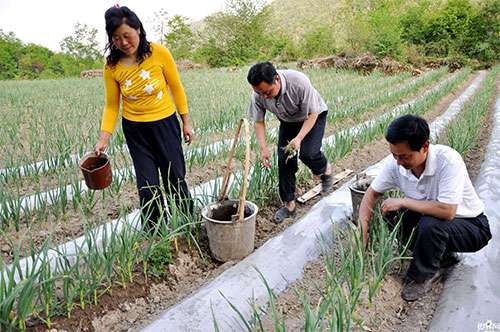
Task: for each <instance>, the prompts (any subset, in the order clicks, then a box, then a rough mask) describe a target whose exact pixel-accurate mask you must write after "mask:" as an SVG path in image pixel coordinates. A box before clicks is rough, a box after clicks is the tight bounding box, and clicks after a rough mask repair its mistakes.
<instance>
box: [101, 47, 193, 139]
mask: <svg viewBox="0 0 500 332" xmlns="http://www.w3.org/2000/svg"><path fill="white" fill-rule="evenodd" d="M104 87H105V107H104V112H103V116H102V122H101V130H102V131H106V132H108V133H113V130H114V128H115V125H116V120H117V118H118V114H119V111H120V99H121V101H122V116H123V117H124V118H125V119H127V120H130V121H136V122H149V121H157V120H161V119H164V118H166V117H168V116H170V115H172V114H174V113H175V111H176V108H177V111H178V113H179V114H181V115H182V114H187V113H188V105H187V98H186V94H185V92H184V88H183V86H182V83H181V80H180V77H179V72H178V71H177V67H176V65H175V61H174V58H173V57H172V54H171V53H170V51H169V50H168V49H166V48H165V47H163V46H161V45H160V44H157V43H151V55H150V56H149V57H147V58H146V59H145V60H144V61H143V62H142V63H140V64H137V65H135V66H130V67H128V66H124V65H123V64H121V63H120V62H118V63H117V64H116V65H115V66H114V67H110V66H108V65H105V66H104ZM169 89H170V92H171V93H172V96H173V99H174V100H173V101H172V98H171V97H170V94H169V93H168V92H169ZM174 102H175V105H174Z"/></svg>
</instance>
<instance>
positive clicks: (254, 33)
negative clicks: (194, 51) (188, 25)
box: [199, 0, 270, 66]
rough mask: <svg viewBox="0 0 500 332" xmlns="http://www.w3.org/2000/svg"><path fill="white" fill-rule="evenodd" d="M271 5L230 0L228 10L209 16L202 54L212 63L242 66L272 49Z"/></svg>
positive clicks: (254, 1)
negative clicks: (268, 34)
mask: <svg viewBox="0 0 500 332" xmlns="http://www.w3.org/2000/svg"><path fill="white" fill-rule="evenodd" d="M267 9H268V6H265V5H264V4H263V3H262V1H260V0H228V1H227V2H226V10H225V11H224V12H220V13H216V14H214V15H212V16H209V17H208V18H207V19H206V29H205V32H204V34H203V37H204V41H203V44H202V46H201V47H200V49H199V53H200V54H201V55H202V56H203V57H204V58H205V59H206V61H207V63H208V64H209V65H211V66H234V65H241V64H243V63H246V62H248V61H250V60H255V59H258V58H260V57H262V55H263V54H264V53H266V52H268V49H269V46H270V45H269V43H268V41H269V40H268V37H267V33H266V30H265V29H266V26H267V25H268V24H269V12H268V10H267Z"/></svg>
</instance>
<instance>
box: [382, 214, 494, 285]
mask: <svg viewBox="0 0 500 332" xmlns="http://www.w3.org/2000/svg"><path fill="white" fill-rule="evenodd" d="M401 214H402V217H401V218H402V220H401V223H402V224H401V226H400V232H401V237H400V238H401V240H402V242H403V243H407V241H408V240H409V239H410V235H411V233H412V230H413V229H414V228H415V231H414V238H413V240H412V243H411V245H410V247H412V248H413V260H412V261H411V263H410V267H409V269H408V272H407V277H408V278H409V279H411V280H415V281H416V282H423V281H425V280H427V279H429V278H430V277H432V276H433V275H434V274H435V273H436V272H437V271H438V270H439V268H440V262H441V258H442V257H443V255H444V254H445V253H449V252H475V251H478V250H479V249H481V248H483V247H484V246H485V245H486V244H487V243H488V241H489V240H490V239H491V233H490V227H489V224H488V218H487V217H486V216H485V215H484V214H482V213H481V214H480V215H478V216H477V217H475V218H455V219H453V220H450V221H449V220H443V219H438V218H435V217H431V216H427V215H422V214H420V213H418V212H415V211H411V210H406V211H402V212H401ZM401 214H399V215H400V216H401ZM394 220H395V219H394V217H391V218H389V225H390V227H391V228H392V227H393V226H394Z"/></svg>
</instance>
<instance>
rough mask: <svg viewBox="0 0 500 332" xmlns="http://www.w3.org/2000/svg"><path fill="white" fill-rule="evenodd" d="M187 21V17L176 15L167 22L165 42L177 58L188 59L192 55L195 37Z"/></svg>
mask: <svg viewBox="0 0 500 332" xmlns="http://www.w3.org/2000/svg"><path fill="white" fill-rule="evenodd" d="M187 22H188V18H187V17H184V16H180V15H175V16H174V17H172V18H171V19H169V20H168V21H167V23H166V28H167V31H168V32H167V34H166V35H165V42H166V44H167V46H168V47H169V49H170V51H171V52H172V55H173V56H174V58H175V59H187V58H190V57H191V55H192V51H193V44H194V39H195V38H194V34H193V32H192V31H191V28H190V27H189V25H188V23H187Z"/></svg>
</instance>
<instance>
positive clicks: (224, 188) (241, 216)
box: [219, 118, 250, 221]
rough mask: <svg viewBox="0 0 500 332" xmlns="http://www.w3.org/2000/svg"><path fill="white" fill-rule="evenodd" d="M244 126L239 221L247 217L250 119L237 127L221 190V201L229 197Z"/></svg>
mask: <svg viewBox="0 0 500 332" xmlns="http://www.w3.org/2000/svg"><path fill="white" fill-rule="evenodd" d="M242 126H245V163H244V168H243V185H242V187H241V190H240V204H239V206H238V216H239V218H238V220H239V221H243V220H244V219H245V197H246V194H247V189H248V173H249V170H250V129H249V127H248V120H247V119H245V118H242V119H240V122H239V124H238V128H236V133H235V135H234V139H233V143H232V145H231V150H230V151H229V158H228V161H227V169H226V174H225V175H224V180H223V181H222V188H221V192H220V194H219V202H221V201H223V200H225V199H226V198H227V196H226V191H227V187H228V185H229V178H230V177H231V166H232V163H233V158H234V153H235V149H236V144H237V143H238V138H239V137H240V133H241V127H242Z"/></svg>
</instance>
